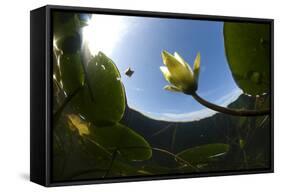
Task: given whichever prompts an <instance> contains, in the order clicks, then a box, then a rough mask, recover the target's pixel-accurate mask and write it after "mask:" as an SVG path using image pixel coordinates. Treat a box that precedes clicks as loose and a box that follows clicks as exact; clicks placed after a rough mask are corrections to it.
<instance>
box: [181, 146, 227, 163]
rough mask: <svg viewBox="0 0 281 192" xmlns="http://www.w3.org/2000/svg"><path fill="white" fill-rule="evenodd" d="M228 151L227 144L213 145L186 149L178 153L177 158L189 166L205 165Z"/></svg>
mask: <svg viewBox="0 0 281 192" xmlns="http://www.w3.org/2000/svg"><path fill="white" fill-rule="evenodd" d="M228 150H229V145H228V144H223V143H215V144H207V145H201V146H197V147H193V148H189V149H186V150H184V151H182V152H180V153H178V154H177V156H178V157H180V158H182V159H184V160H186V161H188V162H189V163H191V164H194V165H196V164H202V163H207V162H209V161H211V160H213V159H216V158H217V157H220V156H222V155H224V154H226V153H227V152H228Z"/></svg>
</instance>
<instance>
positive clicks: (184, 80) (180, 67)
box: [160, 51, 200, 94]
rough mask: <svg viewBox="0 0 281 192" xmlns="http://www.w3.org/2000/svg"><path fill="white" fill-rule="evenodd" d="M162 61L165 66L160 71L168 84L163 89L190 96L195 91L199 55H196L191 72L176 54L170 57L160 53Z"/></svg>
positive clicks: (167, 54) (165, 52)
mask: <svg viewBox="0 0 281 192" xmlns="http://www.w3.org/2000/svg"><path fill="white" fill-rule="evenodd" d="M162 59H163V63H164V64H165V65H166V66H161V67H160V70H161V71H162V73H163V75H164V77H165V79H166V80H167V81H168V82H169V83H170V85H166V86H165V87H164V89H166V90H169V91H177V92H184V93H186V94H192V93H194V92H195V91H196V90H197V84H198V75H199V69H200V53H198V54H197V56H196V58H195V60H194V64H193V70H192V69H191V67H190V65H189V64H188V63H187V62H186V61H184V59H183V58H182V57H181V56H180V55H179V54H178V53H177V52H175V53H174V55H172V54H170V53H169V52H167V51H162Z"/></svg>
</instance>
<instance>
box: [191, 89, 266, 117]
mask: <svg viewBox="0 0 281 192" xmlns="http://www.w3.org/2000/svg"><path fill="white" fill-rule="evenodd" d="M191 96H192V97H193V98H194V99H195V100H196V101H198V102H199V103H200V104H201V105H204V106H205V107H208V108H210V109H212V110H214V111H217V112H221V113H225V114H229V115H233V116H262V115H269V114H270V110H269V109H262V110H247V109H230V108H227V107H221V106H219V105H216V104H213V103H210V102H209V101H206V100H205V99H203V98H202V97H200V96H199V95H198V94H197V93H196V92H194V93H193V94H192V95H191Z"/></svg>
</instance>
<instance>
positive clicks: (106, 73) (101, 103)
mask: <svg viewBox="0 0 281 192" xmlns="http://www.w3.org/2000/svg"><path fill="white" fill-rule="evenodd" d="M87 77H88V78H87V79H88V82H87V85H85V86H84V89H83V90H82V91H81V93H79V94H78V95H77V97H76V98H75V103H76V107H77V108H78V111H79V112H80V113H81V114H82V115H83V116H85V117H86V119H88V120H90V121H92V122H94V124H95V125H99V126H104V125H109V124H114V123H115V122H118V121H120V120H121V118H122V116H123V114H124V111H125V92H124V88H123V85H122V83H121V81H120V74H119V71H118V69H117V67H116V66H115V64H114V63H113V61H112V60H111V59H109V58H108V57H107V56H106V55H104V54H103V53H101V52H100V53H99V54H98V55H96V56H95V57H94V58H93V59H92V60H91V61H90V62H89V64H88V67H87Z"/></svg>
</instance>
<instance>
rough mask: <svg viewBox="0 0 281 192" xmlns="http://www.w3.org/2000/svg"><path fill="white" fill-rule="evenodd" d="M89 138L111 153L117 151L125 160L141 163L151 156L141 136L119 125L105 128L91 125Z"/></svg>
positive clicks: (147, 145)
mask: <svg viewBox="0 0 281 192" xmlns="http://www.w3.org/2000/svg"><path fill="white" fill-rule="evenodd" d="M89 137H91V138H92V139H93V140H94V141H96V142H97V143H99V144H100V145H101V146H103V147H104V148H106V149H107V150H109V151H111V152H113V151H115V150H117V151H118V154H119V155H121V156H122V157H124V158H125V159H127V160H132V161H141V160H147V159H150V158H151V156H152V150H151V147H150V145H149V143H148V142H147V141H146V140H145V139H144V138H143V137H142V136H141V135H139V134H138V133H136V132H135V131H133V130H132V129H130V128H128V127H126V126H125V125H122V124H119V123H117V124H115V125H113V126H106V127H96V126H94V125H93V126H92V129H91V135H90V136H89Z"/></svg>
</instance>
